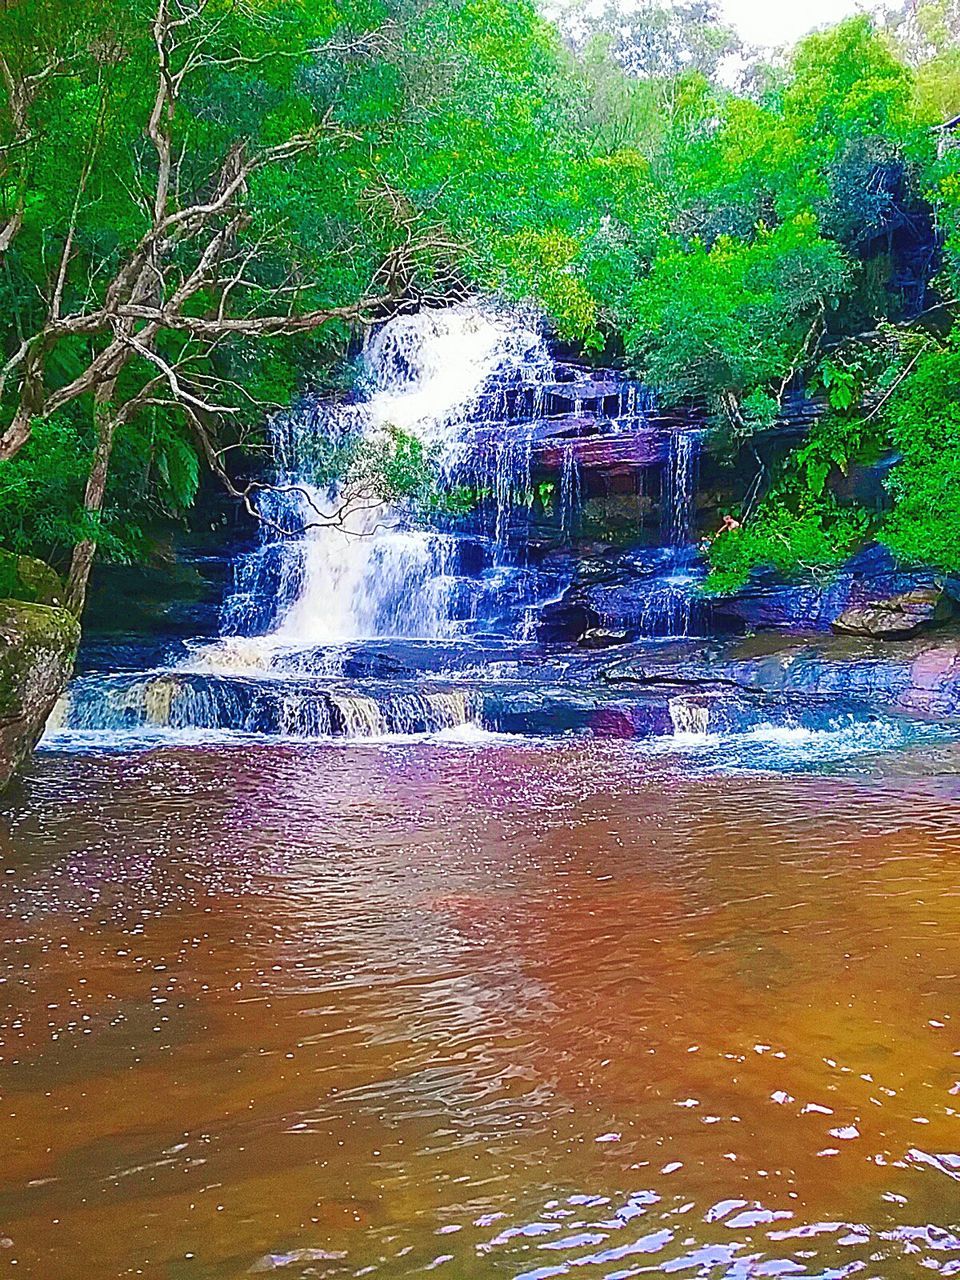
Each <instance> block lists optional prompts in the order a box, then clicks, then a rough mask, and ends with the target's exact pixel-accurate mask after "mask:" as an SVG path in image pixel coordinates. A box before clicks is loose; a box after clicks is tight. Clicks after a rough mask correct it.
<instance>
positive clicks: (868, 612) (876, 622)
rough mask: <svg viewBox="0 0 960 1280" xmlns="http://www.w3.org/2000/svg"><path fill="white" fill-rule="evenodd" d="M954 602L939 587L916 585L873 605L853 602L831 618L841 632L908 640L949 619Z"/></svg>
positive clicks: (876, 637)
mask: <svg viewBox="0 0 960 1280" xmlns="http://www.w3.org/2000/svg"><path fill="white" fill-rule="evenodd" d="M954 612H955V610H954V605H953V601H952V600H951V599H950V597H949V596H947V595H946V594H945V593H944V591H943V590H942V588H940V587H915V588H914V589H913V590H912V591H904V592H902V593H901V594H900V595H895V596H890V597H889V598H888V599H886V600H878V601H876V602H875V603H873V604H854V605H850V607H849V608H847V609H844V611H843V613H841V614H840V616H839V617H838V618H836V619H834V621H833V624H832V626H833V630H834V631H837V632H839V633H840V634H841V635H851V636H871V637H873V638H874V639H877V640H908V639H910V637H911V636H916V635H919V633H920V632H921V631H929V630H930V629H931V628H932V627H936V626H939V625H940V624H942V623H944V622H949V621H950V619H951V618H952V617H953V616H954Z"/></svg>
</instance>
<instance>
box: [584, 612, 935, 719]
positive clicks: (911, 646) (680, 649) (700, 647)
mask: <svg viewBox="0 0 960 1280" xmlns="http://www.w3.org/2000/svg"><path fill="white" fill-rule="evenodd" d="M599 674H600V678H601V679H603V680H604V681H605V682H606V683H608V684H611V685H613V686H614V687H615V688H617V689H621V690H626V689H629V688H633V689H638V690H644V691H646V692H649V691H651V690H654V689H658V688H659V689H674V690H677V691H678V692H679V691H683V692H685V693H692V694H703V693H706V692H720V693H722V694H723V695H724V696H729V695H733V696H740V695H746V696H748V697H752V698H760V699H762V698H764V697H767V696H769V695H777V696H781V695H789V696H791V697H799V698H804V699H807V700H809V701H810V702H811V703H813V702H817V703H820V704H822V705H824V706H827V707H829V706H834V705H837V704H838V703H840V702H845V703H849V704H858V705H860V706H865V707H869V708H872V709H874V710H876V711H878V712H884V713H889V712H894V713H896V712H900V713H902V714H906V715H911V716H919V717H921V718H923V719H930V720H948V721H956V720H960V638H958V637H956V636H953V635H948V636H944V637H943V638H939V637H938V638H934V637H926V636H923V635H921V636H919V637H915V638H913V639H908V640H905V641H903V642H902V643H901V644H898V645H891V644H889V643H888V642H887V641H886V640H878V639H875V638H867V637H860V636H851V635H839V634H835V635H833V636H829V635H827V636H824V635H808V636H802V637H801V636H794V637H790V638H789V639H788V638H787V637H782V636H776V635H774V634H772V633H767V634H765V635H762V636H761V635H758V636H755V637H748V638H742V639H738V640H734V641H727V642H723V641H720V640H713V641H701V642H698V643H697V644H691V643H690V642H685V641H681V642H676V643H674V644H670V645H664V646H663V648H662V650H661V651H660V652H659V653H658V654H657V655H655V656H653V655H651V654H650V653H649V651H640V652H636V653H634V654H624V655H623V656H622V657H621V656H620V655H618V657H617V660H616V661H615V662H612V663H611V664H610V665H609V666H607V667H605V668H603V669H602V670H601V671H600V673H599Z"/></svg>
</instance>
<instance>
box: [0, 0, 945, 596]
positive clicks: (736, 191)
mask: <svg viewBox="0 0 960 1280" xmlns="http://www.w3.org/2000/svg"><path fill="white" fill-rule="evenodd" d="M591 13H592V14H593V16H591V17H590V18H589V19H587V18H580V17H578V16H577V15H576V14H573V15H571V14H570V13H569V12H568V13H567V14H565V15H564V16H563V17H562V19H561V21H560V25H559V27H558V26H555V25H553V24H551V23H550V22H549V21H547V20H546V19H545V18H544V17H542V16H541V15H540V14H539V13H538V12H537V10H536V9H535V7H534V6H533V5H532V4H530V3H529V2H528V0H430V2H429V3H414V2H413V0H345V2H343V3H339V4H338V5H335V6H330V5H327V4H321V3H320V2H319V0H256V3H249V4H243V5H239V4H235V3H231V0H11V2H10V3H7V4H6V5H4V6H3V8H2V11H0V72H2V79H3V84H4V94H5V96H4V98H3V100H2V101H0V362H2V363H0V432H2V433H3V440H2V444H0V543H2V544H3V545H5V546H8V547H10V548H12V549H16V550H31V551H34V552H39V553H40V554H42V555H44V556H47V557H48V558H50V559H52V560H53V561H55V562H57V563H60V564H63V565H66V564H67V563H68V562H69V561H70V557H71V553H73V558H74V568H75V569H76V566H77V557H76V552H75V551H74V550H73V549H74V548H75V547H76V546H78V545H79V546H81V547H85V548H86V549H87V553H88V556H87V558H88V559H89V555H91V554H92V550H91V549H92V548H93V547H95V546H99V550H100V552H101V553H105V554H108V555H112V556H120V557H130V556H136V555H141V554H144V553H145V552H146V550H147V548H148V547H149V544H150V540H151V538H152V537H154V536H155V533H156V530H157V529H158V528H159V527H161V526H162V523H163V521H165V520H169V519H171V518H176V517H178V516H179V515H180V514H181V513H182V512H183V511H184V510H185V509H187V508H188V507H189V505H190V504H191V502H192V501H193V500H194V497H195V495H196V493H197V490H198V486H199V485H200V484H201V482H202V477H203V474H204V471H205V469H212V470H213V471H214V472H216V473H218V474H219V476H220V478H221V480H222V481H223V482H224V483H227V484H228V485H230V486H233V487H234V491H235V492H238V490H237V489H236V485H237V483H238V480H237V476H238V475H239V474H241V473H242V472H243V469H244V466H247V467H248V469H249V465H250V464H249V459H250V458H251V457H252V456H255V455H256V453H257V450H258V449H260V448H261V447H262V440H261V437H260V430H261V427H262V422H263V420H264V418H265V415H266V414H267V413H268V412H269V411H270V409H271V408H272V407H274V406H282V405H284V404H287V403H289V402H290V400H291V398H292V397H293V396H294V395H295V393H296V390H297V388H298V387H302V386H303V385H304V384H305V383H306V384H317V383H322V382H324V381H327V380H329V379H330V378H331V377H332V376H333V375H332V370H333V369H335V368H336V367H337V366H338V365H340V364H341V363H342V360H343V357H344V355H345V354H346V352H347V351H348V349H349V347H350V344H351V342H352V341H353V340H354V339H355V336H356V334H357V332H358V331H359V329H360V327H362V325H363V324H365V323H367V322H368V321H369V320H371V319H373V318H376V317H377V316H381V315H383V314H385V313H386V312H387V311H388V310H389V309H390V308H391V307H392V306H396V305H400V304H402V305H410V304H412V303H417V302H423V301H431V300H434V299H438V298H442V297H448V296H450V295H451V294H455V293H457V292H462V291H465V290H470V289H477V288H480V289H487V290H492V291H498V292H500V293H501V294H503V295H506V296H507V297H514V298H532V299H533V300H535V301H536V302H538V303H539V305H540V306H541V307H543V308H544V310H545V311H546V312H547V314H548V315H549V316H550V317H551V319H552V323H553V325H554V327H555V330H556V332H557V333H558V335H559V336H560V337H561V338H563V339H565V340H568V341H571V342H575V343H578V344H579V345H580V346H581V347H582V348H583V349H586V350H588V351H590V350H593V351H605V352H606V354H607V355H608V356H610V355H615V356H617V357H619V358H621V359H622V360H623V362H624V364H625V365H626V366H627V367H628V368H630V369H631V370H633V371H634V372H635V373H636V374H637V375H639V376H640V377H642V378H644V379H645V380H646V381H648V382H649V383H650V384H651V385H652V386H653V387H654V388H655V390H656V391H657V393H658V394H659V396H660V398H661V401H662V402H663V403H666V404H670V403H687V404H691V403H692V404H693V405H696V406H699V407H700V408H702V410H703V412H704V413H705V414H706V415H707V417H708V419H709V420H710V421H712V422H713V423H714V424H716V425H717V426H718V427H719V428H721V429H722V430H723V431H724V433H725V434H726V435H727V437H728V438H729V440H730V442H731V447H732V448H733V449H736V448H737V447H738V442H742V441H744V440H746V439H748V438H749V437H751V436H752V435H754V434H755V433H757V432H758V431H763V430H764V429H765V428H768V427H770V426H771V425H772V424H773V423H775V422H776V420H777V419H778V417H779V416H780V414H781V413H782V412H783V408H784V405H785V403H786V400H787V398H788V397H789V396H790V395H791V394H793V393H794V392H795V391H796V389H797V387H798V385H800V384H801V383H805V385H806V386H807V387H808V388H810V387H812V388H813V389H815V390H818V391H819V393H820V394H822V395H823V397H824V398H825V399H826V401H827V402H828V403H829V406H830V412H829V413H828V414H827V415H826V416H825V417H824V419H823V420H822V421H821V423H820V424H819V425H818V426H817V427H816V428H815V429H814V431H813V432H812V433H811V435H810V437H809V438H808V439H807V440H806V441H804V442H803V443H802V444H800V445H799V446H798V447H797V448H796V449H795V450H794V451H793V452H792V453H790V454H789V455H788V456H787V457H786V458H784V459H781V460H780V461H779V462H778V463H777V464H776V466H775V467H774V468H773V470H772V471H771V473H770V474H765V475H763V476H762V477H761V478H762V481H763V483H762V484H760V485H758V486H754V487H753V488H752V489H751V492H750V501H749V504H748V505H747V506H745V509H744V510H742V511H740V512H738V513H736V514H737V515H738V518H739V519H740V521H741V527H740V528H739V529H734V530H731V531H728V532H727V533H725V534H724V535H722V536H721V537H718V538H717V539H716V540H715V541H714V543H713V546H712V548H711V557H712V560H713V574H712V576H711V580H710V585H711V587H712V588H713V589H715V590H721V591H729V590H733V589H736V587H738V586H739V585H740V584H742V583H743V582H744V581H745V580H746V578H747V576H748V575H749V573H750V572H751V570H752V569H753V568H754V567H756V566H758V565H764V564H767V565H771V566H773V567H775V568H777V569H778V570H780V571H782V572H794V571H812V572H817V571H819V570H821V569H825V568H829V566H831V565H832V564H835V563H837V562H839V560H841V559H842V558H843V557H844V556H846V555H848V554H849V552H850V551H851V549H853V548H854V547H856V546H857V545H858V544H859V543H861V542H863V541H864V540H865V539H868V538H871V537H877V538H879V539H881V540H883V541H885V542H886V543H887V544H888V545H889V546H890V547H891V548H892V549H893V551H894V552H895V553H896V554H897V555H898V556H901V557H903V558H904V559H907V560H923V561H928V562H930V563H933V564H936V565H938V566H941V567H943V568H945V569H952V568H957V567H958V566H960V500H958V499H956V498H955V496H953V495H954V494H955V489H956V487H955V485H954V483H953V479H954V478H960V435H958V427H957V426H956V425H955V423H954V418H955V417H956V410H955V405H956V402H957V394H958V392H960V365H958V361H960V356H958V354H957V347H956V346H955V344H954V343H953V342H952V341H951V340H950V339H949V337H944V331H945V328H948V327H949V321H947V322H946V323H945V322H944V319H943V317H944V316H947V315H949V306H950V305H951V304H952V303H953V301H954V299H955V298H956V297H957V296H960V293H958V291H960V149H955V148H954V147H952V146H951V145H949V142H950V136H951V135H949V134H944V133H941V132H938V131H937V130H936V129H934V128H933V126H935V125H939V124H940V123H941V122H942V121H943V120H944V119H947V118H950V117H951V116H952V115H955V114H957V113H958V112H960V53H958V50H957V46H956V43H955V39H954V37H955V31H954V30H953V24H954V23H955V14H954V10H953V7H952V4H951V3H950V0H936V3H933V4H928V5H924V6H921V7H920V8H919V9H913V10H911V15H910V16H909V17H908V18H907V19H905V20H903V21H901V22H899V24H892V25H891V26H890V27H889V28H888V29H884V30H878V29H876V28H875V27H874V26H873V25H871V23H870V21H869V20H867V19H866V18H858V19H854V20H851V21H848V22H845V23H842V24H840V25H839V26H837V27H835V28H832V29H830V30H827V31H825V32H822V33H819V34H816V35H813V36H811V37H809V38H808V39H806V40H805V41H803V42H802V43H801V45H800V46H799V47H798V48H797V49H796V50H795V51H793V53H792V54H791V55H789V57H787V58H785V59H781V60H780V61H779V62H778V63H777V64H776V65H773V66H765V65H762V64H759V63H756V62H754V63H753V64H751V65H749V66H747V67H746V71H745V72H744V74H743V75H742V77H741V81H742V82H741V87H740V88H739V89H738V90H733V89H731V88H730V87H728V84H729V80H730V76H729V75H726V74H724V66H725V59H727V60H729V58H730V57H731V55H734V54H742V51H740V50H738V47H737V44H736V40H735V38H734V37H733V36H732V34H731V33H730V32H729V31H727V30H726V29H724V28H722V26H721V25H720V24H718V23H717V22H716V14H715V12H714V9H713V7H712V5H711V4H710V3H701V0H684V2H683V3H680V4H677V5H667V4H664V5H658V4H655V3H652V2H651V3H648V4H642V5H640V6H636V7H635V8H634V9H633V10H631V14H630V17H629V20H625V19H624V18H623V15H622V13H620V12H619V11H616V10H609V9H608V10H607V11H604V12H599V13H598V12H597V11H596V10H591ZM561 31H562V32H563V33H564V34H565V35H566V37H567V41H566V43H565V41H564V39H563V38H562V37H561ZM725 81H726V82H727V83H725ZM211 207H212V208H213V212H210V209H211ZM937 270H939V272H940V274H939V278H938V279H937V280H936V282H935V283H934V284H933V285H931V284H930V277H931V275H932V274H933V273H934V272H935V271H937ZM935 304H943V305H941V306H940V307H939V310H938V312H937V315H936V318H937V320H938V326H939V327H938V328H937V329H935V330H934V331H931V332H930V333H926V331H925V328H924V325H923V322H924V319H925V317H926V316H927V315H928V314H929V313H930V308H932V307H934V306H935ZM917 322H919V324H920V329H921V333H922V336H921V338H920V339H919V340H916V339H915V338H914V336H913V330H914V329H915V328H916V325H917ZM891 326H892V327H891ZM881 331H882V332H883V333H884V334H885V335H886V336H885V338H884V339H883V341H881V342H878V341H877V340H876V335H877V333H879V332H881ZM870 335H873V336H870ZM878 401H879V403H878ZM885 457H886V458H889V459H891V460H892V461H893V462H894V465H893V466H892V467H891V469H890V478H889V509H887V510H866V509H861V508H859V507H857V506H856V505H855V504H853V503H851V502H850V501H848V500H846V499H844V498H842V497H841V496H839V491H838V487H837V485H836V483H835V482H836V480H837V477H842V475H843V474H844V473H846V472H847V471H849V469H850V468H851V466H853V465H855V464H856V463H857V462H859V461H862V460H873V461H876V460H877V459H881V458H885ZM243 459H246V460H247V461H246V462H244V461H243ZM350 465H351V466H353V467H354V468H356V467H358V466H361V462H360V460H358V459H356V458H354V459H352V460H351V461H350ZM371 465H372V464H371V463H370V459H369V458H368V459H365V460H363V462H362V467H364V468H367V471H365V472H364V474H365V475H366V474H368V472H369V468H370V466H371ZM376 467H377V468H379V470H380V472H381V473H382V474H383V475H384V476H387V477H393V478H392V480H391V479H387V480H386V481H384V485H383V488H384V491H387V490H389V492H390V494H391V495H392V496H395V495H396V494H398V493H408V494H410V495H412V496H417V495H418V494H419V495H421V496H422V495H423V494H424V493H425V492H426V489H427V488H428V486H427V485H426V484H425V475H426V474H427V473H428V471H429V459H428V458H423V457H417V458H414V457H412V456H411V454H410V442H409V440H406V439H404V438H400V437H389V436H388V437H385V439H384V442H383V450H382V452H381V454H380V455H378V457H377V459H376ZM87 567H88V566H87ZM82 571H83V566H82V565H81V576H82ZM81 595H82V592H81Z"/></svg>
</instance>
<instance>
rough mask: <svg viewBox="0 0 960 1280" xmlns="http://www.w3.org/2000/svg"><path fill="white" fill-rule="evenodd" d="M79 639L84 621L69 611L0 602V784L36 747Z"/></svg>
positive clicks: (0, 784) (42, 605)
mask: <svg viewBox="0 0 960 1280" xmlns="http://www.w3.org/2000/svg"><path fill="white" fill-rule="evenodd" d="M34 563H39V561H36V562H34ZM51 572H52V570H51ZM54 576H56V575H54ZM79 642H80V624H79V623H78V622H77V620H76V618H75V617H74V616H73V614H71V613H68V612H67V610H66V609H60V608H54V607H52V606H50V605H46V604H33V603H30V602H28V601H24V600H0V788H3V787H5V786H6V784H7V783H8V782H9V780H10V777H11V775H12V774H13V773H14V771H15V770H16V769H18V768H19V767H20V766H21V765H22V764H23V762H24V761H25V760H26V759H27V758H28V757H29V755H30V753H31V752H32V751H33V748H34V747H35V746H36V744H37V740H38V739H39V737H40V735H41V734H42V733H43V727H44V725H45V724H46V722H47V718H48V717H49V715H50V712H51V711H52V710H53V707H54V704H55V703H56V701H57V699H58V698H59V697H60V695H61V693H62V692H63V690H64V689H65V688H66V685H67V681H68V680H69V679H70V674H71V672H72V670H73V660H74V657H75V655H76V651H77V645H78V644H79Z"/></svg>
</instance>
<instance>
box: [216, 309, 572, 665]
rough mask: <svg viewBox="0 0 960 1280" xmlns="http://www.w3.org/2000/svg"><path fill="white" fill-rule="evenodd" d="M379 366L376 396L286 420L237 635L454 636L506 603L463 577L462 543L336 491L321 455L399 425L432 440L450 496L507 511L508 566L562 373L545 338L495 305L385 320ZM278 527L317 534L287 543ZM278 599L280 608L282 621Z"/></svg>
mask: <svg viewBox="0 0 960 1280" xmlns="http://www.w3.org/2000/svg"><path fill="white" fill-rule="evenodd" d="M363 367H364V379H363V380H364V383H365V387H366V393H367V394H366V398H365V399H363V400H361V401H359V402H357V403H352V404H342V403H330V402H322V401H312V402H307V403H306V404H304V405H302V406H301V407H300V408H298V409H297V410H295V411H293V412H291V413H286V414H282V415H279V416H278V417H277V418H276V419H275V420H274V422H273V424H272V431H273V440H274V447H275V453H276V457H277V459H278V464H279V466H278V475H277V477H276V486H275V488H274V489H273V490H271V491H269V492H268V493H267V495H266V502H265V508H264V510H263V514H264V516H266V517H267V520H266V521H265V523H264V529H263V538H262V542H261V545H260V547H259V549H258V550H257V551H256V552H255V553H254V554H253V555H252V556H251V557H250V558H249V559H248V560H247V561H246V562H244V563H243V564H242V565H241V566H240V568H239V571H238V576H237V591H236V593H235V595H234V598H233V599H232V600H231V601H230V602H229V603H228V605H227V608H226V611H225V618H224V629H225V631H227V632H229V633H233V634H241V635H243V634H247V635H249V634H251V633H254V634H255V633H257V632H260V633H265V634H267V635H268V636H269V637H270V639H271V640H272V641H273V642H275V643H277V644H280V645H289V646H297V647H309V646H315V645H324V644H336V643H343V642H345V641H355V640H369V639H375V638H382V637H398V636H404V637H416V638H420V639H438V638H444V637H449V636H452V635H455V634H456V633H457V632H458V631H460V630H462V626H463V624H464V623H465V622H476V621H478V620H480V615H481V614H482V612H483V608H484V606H485V605H486V604H489V603H491V602H490V601H489V600H487V601H485V600H484V599H483V598H482V597H483V587H484V585H485V584H484V583H483V581H482V580H478V579H477V577H476V576H475V575H473V576H471V575H466V574H463V573H461V572H460V565H461V555H462V552H463V550H464V546H463V540H462V539H461V538H458V537H457V536H456V535H454V534H451V533H450V532H447V531H444V530H439V529H436V528H430V529H424V528H422V527H418V526H417V525H416V524H414V523H412V522H411V521H410V519H409V517H408V515H407V513H405V512H404V511H403V510H402V509H401V508H395V507H393V508H391V507H387V508H384V507H383V506H381V505H380V504H379V503H377V502H376V501H371V500H369V499H368V498H367V497H365V496H364V495H362V494H361V495H359V496H351V495H348V494H345V493H344V492H342V491H341V490H340V489H339V488H338V487H337V486H336V485H331V484H329V483H324V482H323V481H322V479H321V478H320V477H319V476H318V466H317V463H318V460H319V461H320V462H323V461H325V459H326V457H327V456H328V452H329V450H328V449H325V448H318V445H329V444H330V443H333V444H335V443H336V442H337V441H338V440H344V439H349V438H350V437H351V436H353V437H360V438H363V439H365V440H367V441H375V440H376V439H378V438H382V437H383V435H384V433H385V432H388V431H389V430H390V429H391V428H396V429H398V430H400V431H403V432H404V433H406V434H408V435H413V436H416V437H417V438H418V439H419V440H421V441H422V442H423V443H424V444H425V445H426V446H428V447H429V448H430V449H431V450H432V451H433V452H434V454H435V456H436V458H437V460H438V463H439V468H440V473H441V479H442V484H443V486H444V487H446V488H447V489H450V490H452V489H455V488H457V487H458V486H464V485H465V486H469V487H470V488H471V489H473V490H475V491H477V492H480V493H482V494H483V495H484V500H485V502H486V504H487V505H488V507H492V519H491V531H490V534H491V541H492V545H491V544H488V546H487V548H486V551H487V559H488V562H489V565H491V566H493V567H496V568H501V569H502V567H503V566H504V565H507V564H509V562H510V552H509V549H508V546H507V543H508V536H509V525H510V515H511V512H512V509H513V507H514V505H515V504H516V503H517V501H518V498H519V497H520V495H521V494H522V493H523V492H524V491H526V490H528V489H529V485H530V452H529V440H530V433H529V432H524V431H523V430H522V421H523V419H524V417H526V415H525V413H524V410H526V411H527V413H532V414H536V412H537V409H538V396H537V391H538V387H539V386H540V385H542V384H543V383H545V381H546V379H547V377H548V376H549V374H550V372H551V370H552V368H553V365H552V362H551V360H550V357H549V353H548V351H547V347H546V344H545V342H544V340H543V336H542V334H541V333H540V331H539V328H538V327H537V326H536V325H535V324H534V323H532V322H530V321H528V320H525V319H523V318H518V316H516V315H515V314H512V313H506V312H502V311H499V310H496V309H495V308H493V307H490V306H487V305H482V304H463V305H461V306H457V307H449V308H445V309H443V310H437V311H425V312H420V313H418V314H416V315H411V316H402V317H399V318H397V319H395V320H393V321H391V322H390V323H389V324H387V325H385V326H384V327H383V328H382V329H381V330H380V331H379V332H378V333H377V334H376V335H375V336H374V337H373V339H372V340H371V342H370V343H369V345H368V347H367V349H366V351H365V353H364V358H363ZM518 417H519V418H520V424H517V423H516V419H517V418H518ZM511 420H513V421H514V423H515V425H514V429H512V430H510V431H508V432H507V431H504V430H503V426H504V425H505V423H508V422H511ZM527 420H530V421H532V420H533V419H527ZM333 513H336V519H335V520H331V518H330V517H331V515H332V514H333ZM278 526H279V527H280V528H281V529H284V530H293V531H296V530H299V529H302V530H303V533H302V534H301V535H299V536H298V535H296V534H294V535H293V536H290V535H289V534H288V535H286V536H284V535H278V533H277V531H276V530H277V527H278ZM502 576H503V575H501V577H502ZM498 585H501V586H502V585H503V584H494V586H495V591H494V594H496V587H497V586H498ZM264 601H270V602H272V610H271V612H270V613H268V614H267V616H264V610H263V602H264ZM493 603H494V604H495V603H496V601H495V600H494V601H493Z"/></svg>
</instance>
